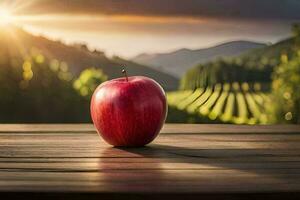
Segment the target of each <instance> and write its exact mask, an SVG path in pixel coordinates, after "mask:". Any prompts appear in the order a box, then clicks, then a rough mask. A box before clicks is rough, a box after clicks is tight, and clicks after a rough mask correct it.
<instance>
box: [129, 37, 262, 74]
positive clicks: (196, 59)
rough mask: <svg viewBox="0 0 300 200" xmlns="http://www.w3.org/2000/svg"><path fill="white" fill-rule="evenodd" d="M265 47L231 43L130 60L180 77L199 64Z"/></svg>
mask: <svg viewBox="0 0 300 200" xmlns="http://www.w3.org/2000/svg"><path fill="white" fill-rule="evenodd" d="M265 46H266V45H265V44H262V43H256V42H249V41H233V42H227V43H224V44H220V45H217V46H214V47H210V48H205V49H197V50H191V49H180V50H177V51H174V52H171V53H162V54H141V55H138V56H136V57H135V58H133V59H132V60H133V61H134V62H137V63H141V64H145V65H148V66H152V67H154V68H156V69H159V70H161V71H165V72H168V73H170V74H172V75H174V76H176V77H181V76H182V75H183V74H184V73H185V72H186V71H187V70H188V69H190V68H192V67H194V66H195V65H197V64H199V63H205V62H208V61H212V60H214V59H216V58H219V57H233V56H238V55H240V54H242V53H245V52H247V51H249V50H252V49H257V48H262V47H265Z"/></svg>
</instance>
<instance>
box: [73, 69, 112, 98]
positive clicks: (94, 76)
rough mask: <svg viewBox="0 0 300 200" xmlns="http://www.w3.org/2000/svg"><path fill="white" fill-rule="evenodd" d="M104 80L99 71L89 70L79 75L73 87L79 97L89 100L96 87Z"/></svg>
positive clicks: (101, 72)
mask: <svg viewBox="0 0 300 200" xmlns="http://www.w3.org/2000/svg"><path fill="white" fill-rule="evenodd" d="M106 80H107V76H106V75H105V74H104V73H103V71H102V70H101V69H96V68H89V69H86V70H83V71H82V72H81V73H80V75H79V78H78V79H77V80H75V81H74V84H73V86H74V88H75V89H76V90H77V91H78V92H79V94H80V95H81V96H83V97H86V98H88V99H89V98H90V97H91V96H92V94H93V92H94V90H95V89H96V87H97V86H98V85H100V84H101V83H102V82H104V81H106Z"/></svg>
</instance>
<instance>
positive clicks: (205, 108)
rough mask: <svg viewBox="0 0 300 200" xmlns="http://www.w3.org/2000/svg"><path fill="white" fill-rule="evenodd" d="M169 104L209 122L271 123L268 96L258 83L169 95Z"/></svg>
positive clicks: (180, 91)
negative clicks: (268, 111) (269, 120)
mask: <svg viewBox="0 0 300 200" xmlns="http://www.w3.org/2000/svg"><path fill="white" fill-rule="evenodd" d="M167 98H168V104H169V106H170V107H175V108H176V109H178V110H181V111H185V112H187V113H189V114H197V115H199V116H205V117H207V118H208V119H210V120H217V121H220V122H223V123H235V124H266V123H268V117H267V114H266V113H267V110H266V107H267V106H266V105H267V104H268V103H269V102H270V97H269V95H268V93H267V92H264V90H261V85H260V84H259V83H256V84H254V85H253V87H252V86H251V87H249V84H248V83H242V84H240V83H237V82H235V83H232V84H230V83H226V84H216V85H215V86H214V87H206V88H197V89H195V90H179V91H175V92H169V93H168V94H167Z"/></svg>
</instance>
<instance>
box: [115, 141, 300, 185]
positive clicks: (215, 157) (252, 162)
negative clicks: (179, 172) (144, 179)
mask: <svg viewBox="0 0 300 200" xmlns="http://www.w3.org/2000/svg"><path fill="white" fill-rule="evenodd" d="M115 148H117V149H119V150H122V151H125V152H129V153H132V154H135V155H138V156H140V157H144V158H156V159H162V160H164V159H165V160H166V162H168V163H190V164H194V166H196V165H197V164H199V165H200V164H201V165H203V164H207V165H209V166H212V167H217V168H220V169H225V170H226V169H227V170H239V171H244V172H249V173H255V174H257V175H263V176H264V177H270V178H277V179H278V178H279V179H286V178H287V175H288V174H295V173H296V174H299V171H298V170H299V169H298V168H299V165H298V164H297V163H299V160H295V161H288V160H286V162H284V161H285V159H286V158H287V157H289V156H293V157H300V152H299V151H295V152H289V154H288V155H287V154H286V153H285V152H281V150H280V149H257V148H256V149H236V148H232V149H231V148H226V149H224V148H222V149H197V148H185V147H178V146H171V145H162V144H155V143H154V144H150V145H147V146H145V147H141V148H121V147H115ZM293 163H295V164H296V165H293ZM156 164H157V166H162V165H163V164H164V161H161V162H160V163H159V162H157V163H156ZM285 164H287V166H283V165H285ZM199 169H201V168H199Z"/></svg>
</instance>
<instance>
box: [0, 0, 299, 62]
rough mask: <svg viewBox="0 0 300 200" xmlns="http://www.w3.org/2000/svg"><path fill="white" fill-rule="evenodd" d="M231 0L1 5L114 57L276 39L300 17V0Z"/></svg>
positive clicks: (35, 25)
mask: <svg viewBox="0 0 300 200" xmlns="http://www.w3.org/2000/svg"><path fill="white" fill-rule="evenodd" d="M227 2H229V3H228V5H227V4H224V5H223V4H222V3H217V2H210V3H209V2H205V1H194V0H188V1H187V2H186V3H185V4H184V3H182V2H180V1H177V0H175V1H174V4H173V7H172V8H169V7H170V5H169V3H168V1H159V2H158V1H153V2H152V3H151V4H147V3H146V2H145V1H122V2H119V1H116V2H107V1H103V0H101V1H94V0H89V1H88V3H85V1H81V0H79V1H76V2H73V1H68V0H65V1H56V0H52V1H43V3H42V1H40V0H35V1H33V0H30V1H27V3H24V2H21V1H19V0H12V1H7V0H4V1H3V2H2V3H1V4H0V7H3V8H6V9H7V10H9V11H10V12H11V14H12V15H13V16H14V19H15V21H14V23H15V24H17V25H18V26H20V27H22V28H24V29H25V30H26V31H28V32H30V33H32V34H34V35H43V36H44V37H47V38H49V39H52V40H60V41H62V42H64V43H66V44H72V43H85V44H87V46H88V47H89V48H90V49H97V50H100V51H103V52H105V54H106V55H108V56H109V57H111V56H113V55H117V56H120V57H123V58H126V59H130V58H133V57H135V56H137V55H139V54H142V53H146V54H153V53H155V54H156V53H168V52H172V51H176V50H178V49H182V48H188V49H202V48H208V47H212V46H216V45H218V44H222V43H225V42H230V41H237V40H246V41H254V42H259V43H276V42H278V41H280V40H282V39H285V38H287V37H289V36H290V35H291V34H290V27H291V24H292V23H294V22H296V21H297V20H299V19H300V15H299V14H298V13H297V12H296V11H297V9H296V8H298V7H299V8H300V4H297V3H295V2H294V1H286V2H285V3H280V2H277V1H276V2H277V3H276V2H274V1H269V0H264V1H263V2H260V1H245V2H244V4H245V5H244V4H241V3H239V2H238V1H235V0H228V1H227ZM270 3H273V4H274V6H272V7H271V8H270V7H268V6H267V4H270ZM247 6H251V7H252V8H253V10H254V11H253V13H252V12H249V9H248V7H247ZM273 7H274V8H273ZM124 8H126V9H124ZM221 8H226V9H227V11H223V9H221ZM287 9H288V11H289V12H287ZM266 10H268V13H265V11H266Z"/></svg>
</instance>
